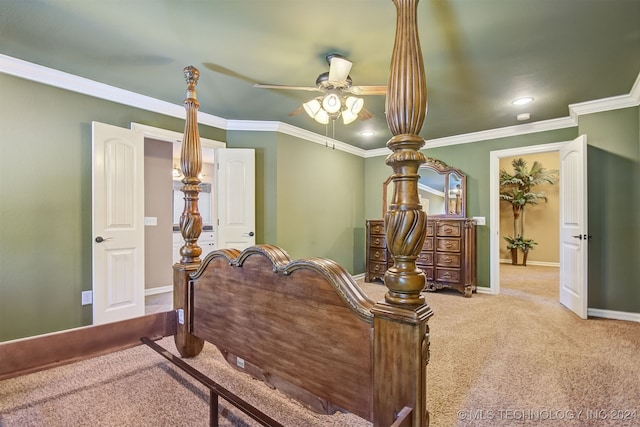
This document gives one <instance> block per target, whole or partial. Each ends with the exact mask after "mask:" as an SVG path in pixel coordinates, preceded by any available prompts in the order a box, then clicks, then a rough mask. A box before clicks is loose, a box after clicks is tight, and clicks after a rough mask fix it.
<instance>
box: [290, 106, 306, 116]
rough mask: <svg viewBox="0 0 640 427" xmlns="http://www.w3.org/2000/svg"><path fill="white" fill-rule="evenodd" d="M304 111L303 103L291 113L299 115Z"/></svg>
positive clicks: (291, 114)
mask: <svg viewBox="0 0 640 427" xmlns="http://www.w3.org/2000/svg"><path fill="white" fill-rule="evenodd" d="M303 111H304V107H303V106H302V105H301V106H299V107H298V108H296V109H295V110H293V111H292V112H290V113H289V115H290V116H297V115H298V114H300V113H302V112H303Z"/></svg>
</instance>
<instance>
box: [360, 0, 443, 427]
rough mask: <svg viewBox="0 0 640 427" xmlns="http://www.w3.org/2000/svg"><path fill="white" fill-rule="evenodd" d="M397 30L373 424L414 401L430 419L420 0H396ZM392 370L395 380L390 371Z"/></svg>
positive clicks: (416, 417)
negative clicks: (386, 263) (388, 263)
mask: <svg viewBox="0 0 640 427" xmlns="http://www.w3.org/2000/svg"><path fill="white" fill-rule="evenodd" d="M393 3H394V4H395V6H396V9H397V21H396V36H395V43H394V48H393V55H392V59H391V71H390V76H389V83H388V87H387V99H386V110H387V123H388V125H389V128H390V129H391V133H392V134H393V137H392V138H391V139H390V140H389V141H388V142H387V147H388V148H389V149H390V150H392V151H393V153H392V154H390V155H389V156H388V157H387V160H386V163H387V165H389V166H390V167H391V168H392V169H393V175H392V183H393V197H392V200H391V204H390V205H389V210H388V211H387V212H386V215H385V233H386V238H387V247H388V249H389V252H390V253H391V255H392V257H393V260H394V265H393V267H391V268H389V269H388V270H387V272H386V274H385V277H384V281H385V285H386V286H387V288H388V291H387V293H386V295H385V300H384V301H382V302H379V303H377V304H376V306H375V307H374V309H373V313H374V334H375V340H374V343H375V344H374V360H375V362H374V366H375V368H374V378H375V380H374V382H375V383H376V384H382V383H385V382H386V383H388V384H389V388H388V389H386V390H385V389H382V388H376V390H375V392H374V393H375V394H374V397H373V399H374V413H375V414H376V416H375V425H376V426H383V425H387V426H388V425H390V424H392V423H393V421H394V414H397V413H399V412H400V411H401V410H402V409H403V408H404V407H408V408H412V421H411V425H412V426H413V427H422V426H427V425H428V424H429V414H428V411H427V407H426V406H427V405H426V403H427V391H426V389H427V387H426V374H427V363H428V358H429V327H428V324H427V321H428V319H429V317H431V315H432V314H433V312H432V311H431V308H430V307H429V306H428V305H427V303H426V302H425V299H424V297H423V296H422V295H421V291H422V290H423V288H424V286H425V276H424V273H423V272H422V271H421V270H420V269H419V268H417V267H416V259H417V258H418V254H419V253H420V250H421V248H422V244H423V243H424V239H425V235H426V227H427V214H426V212H425V211H423V210H422V206H421V205H420V199H419V197H418V178H419V175H418V168H419V167H420V165H421V164H422V163H424V162H425V157H424V154H422V153H421V152H420V151H418V150H419V149H420V148H421V147H422V146H423V145H424V140H423V139H422V138H421V137H420V136H419V135H418V134H419V133H420V130H421V128H422V124H423V122H424V118H425V116H426V112H427V91H426V79H425V74H424V64H423V61H422V51H421V50H420V41H419V38H418V28H417V6H418V0H393ZM392 378H393V381H391V379H392Z"/></svg>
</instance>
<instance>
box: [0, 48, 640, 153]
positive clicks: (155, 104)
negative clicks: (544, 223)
mask: <svg viewBox="0 0 640 427" xmlns="http://www.w3.org/2000/svg"><path fill="white" fill-rule="evenodd" d="M0 72H2V73H4V74H9V75H12V76H15V77H19V78H23V79H27V80H32V81H35V82H38V83H42V84H46V85H49V86H54V87H58V88H60V89H65V90H69V91H72V92H77V93H81V94H84V95H88V96H92V97H95V98H100V99H104V100H107V101H112V102H116V103H119V104H123V105H127V106H131V107H135V108H140V109H142V110H147V111H152V112H155V113H159V114H164V115H167V116H171V117H176V118H181V119H183V118H184V107H183V106H181V105H177V104H172V103H170V102H166V101H161V100H159V99H156V98H152V97H149V96H146V95H140V94H138V93H135V92H131V91H128V90H124V89H120V88H117V87H114V86H110V85H107V84H104V83H100V82H96V81H94V80H89V79H86V78H84V77H78V76H75V75H73V74H69V73H65V72H63V71H58V70H54V69H52V68H48V67H44V66H41V65H37V64H33V63H31V62H27V61H23V60H21V59H17V58H13V57H11V56H7V55H3V54H0ZM638 105H640V74H638V77H637V78H636V80H635V83H634V85H633V87H632V88H631V91H630V93H629V94H628V95H620V96H614V97H610V98H604V99H599V100H594V101H587V102H582V103H576V104H571V105H569V113H570V115H569V117H563V118H559V119H551V120H544V121H540V122H533V123H525V124H521V125H515V126H508V127H504V128H498V129H491V130H486V131H480V132H473V133H467V134H461V135H454V136H450V137H444V138H436V139H431V140H426V141H425V145H426V147H427V148H436V147H445V146H449V145H457V144H467V143H470V142H477V141H485V140H489V139H497V138H506V137H510V136H517V135H525V134H529V133H536V132H544V131H549V130H556V129H564V128H569V127H574V126H577V125H578V117H579V116H581V115H583V114H592V113H598V112H603V111H610V110H617V109H621V108H629V107H635V106H638ZM198 123H200V124H203V125H207V126H213V127H217V128H220V129H223V130H239V131H252V132H279V133H284V134H287V135H291V136H295V137H297V138H300V139H304V140H307V141H310V142H314V143H317V144H320V145H324V146H327V147H331V148H333V149H336V150H340V151H344V152H347V153H350V154H353V155H356V156H360V157H364V158H369V157H378V156H387V155H389V153H391V151H390V150H389V149H388V148H386V147H384V148H377V149H373V150H363V149H361V148H357V147H354V146H352V145H350V144H346V143H344V142H341V141H338V140H335V139H332V138H329V137H327V136H323V135H319V134H317V133H314V132H311V131H307V130H305V129H301V128H298V127H296V126H292V125H289V124H286V123H282V122H273V121H253V120H226V119H223V118H221V117H218V116H214V115H212V114H208V113H203V112H198Z"/></svg>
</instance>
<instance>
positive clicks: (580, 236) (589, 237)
mask: <svg viewBox="0 0 640 427" xmlns="http://www.w3.org/2000/svg"><path fill="white" fill-rule="evenodd" d="M571 237H574V238H576V239H580V240H583V239H584V240H588V239H591V237H593V236H591V234H576V235H575V236H571Z"/></svg>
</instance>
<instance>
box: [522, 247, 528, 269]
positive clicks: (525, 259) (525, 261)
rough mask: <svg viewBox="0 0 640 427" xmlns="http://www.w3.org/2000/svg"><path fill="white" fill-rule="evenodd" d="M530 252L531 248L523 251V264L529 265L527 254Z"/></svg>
mask: <svg viewBox="0 0 640 427" xmlns="http://www.w3.org/2000/svg"><path fill="white" fill-rule="evenodd" d="M528 254H529V249H525V250H524V251H522V265H524V266H525V267H526V266H527V255H528Z"/></svg>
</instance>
